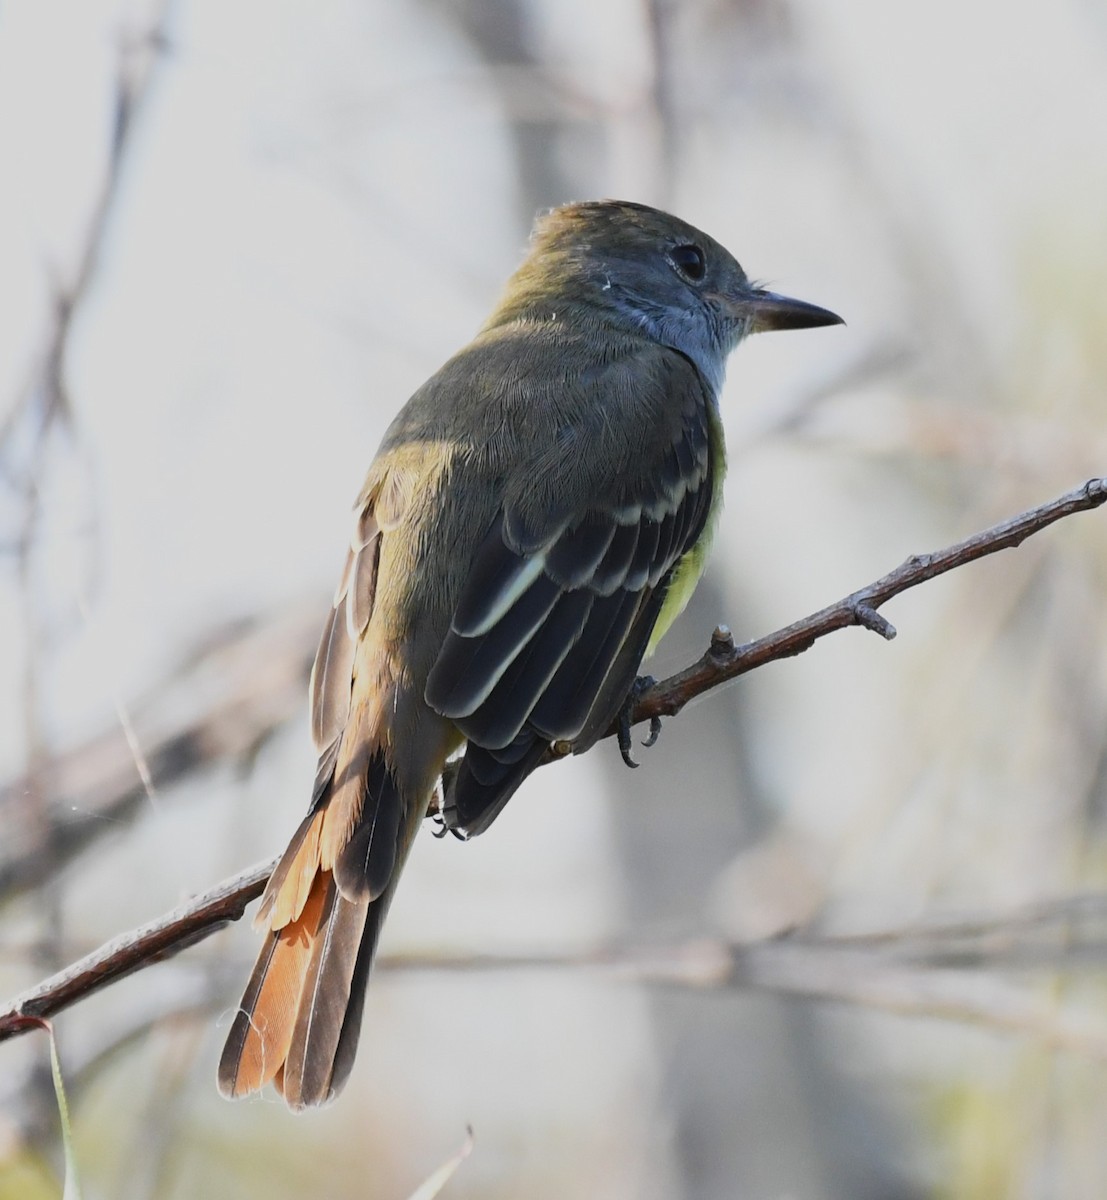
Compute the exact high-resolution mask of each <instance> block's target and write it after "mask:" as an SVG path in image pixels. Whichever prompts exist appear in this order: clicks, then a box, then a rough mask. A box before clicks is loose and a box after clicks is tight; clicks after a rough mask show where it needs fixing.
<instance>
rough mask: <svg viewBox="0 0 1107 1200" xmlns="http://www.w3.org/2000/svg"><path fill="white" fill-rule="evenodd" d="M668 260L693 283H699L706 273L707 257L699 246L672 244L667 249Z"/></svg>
mask: <svg viewBox="0 0 1107 1200" xmlns="http://www.w3.org/2000/svg"><path fill="white" fill-rule="evenodd" d="M669 261H670V262H671V263H672V264H673V266H674V267H676V269H677V270H678V271H679V272H680V273H681V274H682V275H683V276H684V277H685V278H686V279H690V280H691V281H692V282H693V283H699V281H700V280H701V279H702V278H703V277H704V275H705V274H706V273H707V259H706V258H705V257H704V253H703V251H702V250H701V249H700V248H699V246H693V245H691V244H689V245H687V246H674V247H673V248H672V250H670V251H669Z"/></svg>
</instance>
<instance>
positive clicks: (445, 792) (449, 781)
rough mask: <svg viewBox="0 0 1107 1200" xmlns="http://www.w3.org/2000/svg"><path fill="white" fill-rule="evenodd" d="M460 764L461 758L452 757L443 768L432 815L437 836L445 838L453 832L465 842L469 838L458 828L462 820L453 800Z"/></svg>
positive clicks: (434, 831)
mask: <svg viewBox="0 0 1107 1200" xmlns="http://www.w3.org/2000/svg"><path fill="white" fill-rule="evenodd" d="M460 765H461V759H459V758H457V759H450V761H449V762H447V763H446V765H445V766H444V767H443V768H442V778H441V779H440V780H439V783H438V787H437V788H436V789H435V793H436V796H435V798H436V799H437V801H438V805H437V808H436V809H435V811H434V812H432V813H431V814H430V817H431V821H433V823H434V830H433V833H434V836H435V837H436V838H444V837H445V836H446V834H448V833H452V834H453V835H454V837H455V838H457V839H458V840H459V841H462V842H464V841H467V840H468V839H467V838H466V837H465V834H464V833H462V832H461V830H460V829H459V828H458V826H459V825H460V824H461V822H460V820H459V819H458V813H457V805H456V804H454V803H453V802H452V798H453V792H454V781H455V780H456V778H457V772H458V768H459V767H460Z"/></svg>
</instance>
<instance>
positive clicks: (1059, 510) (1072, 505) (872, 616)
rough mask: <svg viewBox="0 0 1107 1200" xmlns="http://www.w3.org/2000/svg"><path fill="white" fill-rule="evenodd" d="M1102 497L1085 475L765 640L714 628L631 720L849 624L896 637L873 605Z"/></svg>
mask: <svg viewBox="0 0 1107 1200" xmlns="http://www.w3.org/2000/svg"><path fill="white" fill-rule="evenodd" d="M1105 501H1107V477H1101V478H1097V479H1089V480H1088V482H1087V483H1085V484H1082V485H1081V486H1080V487H1077V488H1073V490H1072V491H1071V492H1066V493H1065V494H1064V495H1063V496H1058V497H1057V498H1056V499H1055V500H1050V501H1048V502H1047V503H1046V504H1040V505H1038V507H1037V508H1031V509H1028V510H1027V511H1026V512H1024V513H1020V514H1019V515H1018V516H1016V517H1012V518H1011V519H1010V520H1008V521H1004V522H1002V523H1001V524H999V525H994V526H992V528H990V529H985V530H984V531H983V532H982V533H978V534H975V535H974V536H973V537H970V538H966V539H965V540H964V541H963V542H958V543H957V544H956V545H954V546H949V547H947V548H946V549H945V550H937V551H935V552H934V553H932V554H914V555H912V556H911V557H910V558H909V559H907V561H906V562H904V563H903V564H902V565H901V566H899V567H897V568H896V569H895V570H894V571H890V572H889V573H888V574H887V575H884V576H882V577H881V578H880V579H878V580H877V581H876V582H875V583H870V584H869V585H868V587H863V588H861V589H859V590H858V591H856V592H852V593H851V594H850V595H848V596H846V597H844V598H843V599H841V600H839V601H838V602H837V603H836V604H831V605H828V606H827V607H826V608H823V609H820V610H819V611H818V612H817V613H812V614H811V616H809V617H804V618H803V620H801V621H796V622H795V624H793V625H789V626H788V627H787V628H785V629H780V630H778V631H777V632H776V633H770V634H769V635H768V637H763V638H760V639H758V640H757V641H755V642H746V643H745V644H744V645H741V646H735V645H734V641H733V639H732V638H731V637H730V635H729V632H728V631H727V630H726V629H718V630H716V631H715V635H714V636H713V637H712V640H711V645H710V646H709V647H708V649H707V651H706V653H705V654H704V655H703V657H702V658H701V659H700V660H699V661H698V662H696V663H693V664H692V666H690V667H686V668H685V669H684V670H683V671H679V672H678V673H677V674H675V675H671V676H670V677H669V678H668V679H664V680H662V681H661V682H660V683H658V684H655V685H654V686H653V687H652V688H650V689H649V691H647V692H644V693H643V694H642V697H641V699H640V700H639V702H638V704H637V705H636V706H635V709H634V717H633V720H634V723H635V724H638V723H639V722H642V721H648V720H650V719H651V718H652V717H666V716H668V717H672V716H675V715H676V714H677V713H678V712H680V710H681V709H682V708H683V707H684V706H685V705H686V704H687V703H688V701H689V700H692V699H694V698H695V697H696V696H701V695H703V693H704V692H707V691H710V690H711V689H712V688H716V687H718V686H719V685H720V684H723V683H727V682H728V681H729V680H731V679H736V678H737V677H738V676H739V675H745V674H746V673H747V672H748V671H752V670H754V669H756V668H757V667H761V666H764V665H765V664H766V663H769V662H775V661H776V660H777V659H781V658H790V657H793V656H794V655H796V654H802V653H803V652H804V651H805V650H810V648H811V647H812V646H813V645H814V644H815V643H816V642H817V641H818V640H819V639H820V638H823V637H826V635H827V634H828V633H834V632H835V630H838V629H845V628H846V627H847V626H849V625H861V626H863V627H865V628H867V629H872V630H873V631H874V632H876V633H879V634H880V635H881V636H882V637H884V638H887V639H888V640H889V641H891V639H892V638H894V637H895V636H896V630H895V626H893V625H892V624H890V623H889V622H888V621H887V620H885V618H884V617H882V616H881V615H880V613H879V612H878V611H877V610H878V609H879V608H880V607H881V605H883V604H886V603H887V602H888V601H889V600H891V599H892V597H893V596H898V595H899V594H900V593H901V592H905V591H907V590H908V589H909V588H913V587H917V586H918V585H919V584H920V583H925V582H926V581H927V580H928V579H935V578H936V577H937V576H939V575H944V574H945V573H946V572H947V571H952V570H954V569H955V568H956V567H963V566H965V565H966V564H967V563H971V562H976V560H977V559H980V558H985V557H986V556H987V555H989V554H995V553H996V552H997V551H999V550H1010V549H1013V548H1014V547H1015V546H1018V545H1019V544H1020V543H1021V542H1024V541H1025V540H1026V539H1027V538H1028V537H1030V536H1031V535H1032V534H1035V533H1038V532H1040V531H1041V530H1043V529H1045V528H1046V527H1047V526H1049V525H1052V524H1053V523H1054V522H1055V521H1059V520H1061V519H1062V518H1063V517H1069V516H1072V515H1073V514H1074V513H1078V512H1086V511H1087V510H1089V509H1093V508H1098V507H1099V506H1100V505H1101V504H1103V503H1104V502H1105Z"/></svg>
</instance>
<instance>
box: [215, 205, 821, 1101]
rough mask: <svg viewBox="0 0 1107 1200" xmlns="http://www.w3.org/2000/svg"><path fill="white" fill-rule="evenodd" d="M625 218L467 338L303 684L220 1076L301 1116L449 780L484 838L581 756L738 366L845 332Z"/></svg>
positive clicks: (641, 626)
mask: <svg viewBox="0 0 1107 1200" xmlns="http://www.w3.org/2000/svg"><path fill="white" fill-rule="evenodd" d="M840 320H841V318H839V317H837V316H835V314H834V313H831V312H828V311H827V310H826V309H823V308H817V307H815V306H814V305H812V304H805V303H803V302H802V301H799V300H791V299H788V298H787V297H784V296H778V295H774V294H773V293H772V292H768V291H764V290H762V289H761V288H758V287H756V286H754V285H753V284H751V283H750V281H749V280H748V279H747V278H746V275H745V272H744V271H743V270H742V268H741V267H740V266H739V265H738V263H737V262H735V261H734V259H733V258H732V257H731V255H730V254H728V253H727V251H726V250H724V249H723V247H722V246H720V245H719V243H718V242H716V241H714V240H713V239H711V238H709V237H708V236H707V235H706V234H704V233H701V232H700V231H699V230H698V229H694V228H692V226H691V225H686V224H685V223H684V222H683V221H680V220H678V219H677V218H676V217H672V216H669V215H668V214H666V213H663V212H658V211H657V210H656V209H652V208H647V207H645V206H644V205H641V204H630V203H623V202H619V201H600V202H596V203H587V204H570V205H567V206H565V207H564V208H558V209H555V210H554V211H552V212H550V213H549V214H547V215H546V216H544V217H543V218H542V219H541V220H540V221H539V222H538V225H537V227H536V230H535V233H534V236H533V239H532V243H531V247H530V253H529V254H528V255H527V257H526V259H525V260H524V262H523V264H522V266H521V267H520V268H519V269H518V270H517V271H516V272H515V274H514V275H513V276H512V278H511V280H510V281H509V282H508V285H507V290H506V292H505V293H504V296H503V298H502V300H501V301H500V303H499V305H498V306H497V307H496V309H495V310H494V311H493V313H492V315H491V316H490V317H489V318H488V320H487V322H485V325H484V327H483V328H482V329H481V331H480V332H479V333H478V334H477V336H476V338H475V339H474V340H473V341H472V342H471V343H470V344H469V345H468V346H466V347H465V349H464V350H462V351H461V352H460V353H458V354H457V355H455V356H454V357H453V358H451V359H450V361H449V362H447V363H446V365H445V366H444V367H442V369H441V370H440V371H439V372H438V373H437V374H436V375H434V376H433V377H432V378H431V379H430V380H428V381H427V383H425V384H424V385H423V386H422V387H421V388H420V389H419V390H418V391H417V392H416V393H415V395H414V396H412V398H411V399H410V400H409V401H408V402H407V404H406V405H405V406H404V407H403V408H402V409H401V410H400V414H399V416H397V417H396V419H395V420H394V421H393V422H392V425H391V426H390V427H389V429H388V432H387V433H386V434H385V437H384V442H383V444H382V445H381V448H380V450H379V452H378V454H377V457H376V459H375V460H374V462H373V465H372V466H371V467H370V469H369V477H368V479H367V480H366V483H365V487H364V488H363V489H362V492H361V496H360V497H359V499H358V502H357V506H356V517H355V521H354V530H353V536H352V538H351V542H350V550H349V553H348V555H347V557H346V567H345V570H344V571H343V573H342V579H341V582H340V583H339V585H338V591H337V593H336V596H335V602H334V609H333V611H332V612H331V616H330V620H329V621H328V622H327V625H326V628H325V629H324V631H323V637H322V641H321V642H320V645H319V651H318V654H317V657H316V660H315V667H314V669H313V671H312V682H311V727H312V734H313V736H314V740H315V745H316V748H317V750H318V752H319V767H318V772H317V774H316V778H315V788H314V791H313V793H312V797H311V806H310V808H309V810H308V814H307V816H306V817H305V818H304V820H303V822H302V824H301V825H300V827H299V829H297V831H296V833H295V834H294V835H293V838H292V841H291V843H290V844H289V846H288V849H287V850H286V851H285V853H284V857H283V858H282V859H281V861H280V863H279V864H278V866H277V869H276V870H275V871H274V872H273V876H272V878H271V879H270V880H269V885H268V887H267V888H266V890H265V895H264V897H263V899H262V902H261V908H260V911H259V915H258V922H259V923H260V924H261V925H262V926H263V927H264V928H265V929H266V931H267V932H266V937H265V944H264V946H263V947H262V951H261V955H260V957H259V958H258V962H257V965H256V967H255V968H254V972H253V975H252V976H251V978H250V981H249V984H248V985H247V987H246V992H245V995H244V996H243V998H242V1004H241V1007H240V1008H239V1010H238V1012H237V1014H236V1016H235V1018H234V1021H233V1024H232V1026H231V1031H230V1035H229V1036H228V1038H227V1044H226V1047H225V1048H224V1050H223V1056H222V1058H221V1060H220V1063H219V1087H220V1090H221V1091H222V1092H223V1094H224V1095H225V1096H229V1097H233V1096H241V1095H244V1094H246V1093H248V1092H252V1091H255V1090H256V1089H258V1088H261V1087H263V1086H264V1085H265V1084H266V1083H268V1082H270V1081H272V1082H273V1083H275V1084H276V1086H277V1088H278V1089H279V1091H280V1092H281V1093H282V1094H283V1095H284V1098H285V1100H286V1101H287V1103H288V1104H289V1105H290V1106H291V1107H292V1108H302V1107H304V1106H306V1105H315V1104H321V1103H323V1102H324V1101H326V1100H328V1099H330V1098H331V1097H333V1096H334V1095H335V1094H336V1093H337V1092H338V1091H339V1089H340V1088H341V1087H342V1085H343V1083H344V1082H345V1080H346V1077H347V1076H348V1074H349V1072H350V1068H351V1066H352V1064H353V1060H354V1051H355V1048H356V1046H357V1040H358V1032H359V1029H360V1026H361V1013H362V1008H363V1005H364V999H365V987H366V982H367V979H368V975H369V968H370V964H371V963H372V960H373V953H374V950H375V949H376V945H377V938H378V935H379V933H380V928H381V922H382V921H383V919H384V915H385V913H386V911H387V910H388V906H389V904H390V903H391V901H392V895H393V893H394V891H395V889H396V883H397V881H398V879H399V876H400V871H401V869H402V867H403V865H404V860H405V859H406V858H407V855H408V851H409V850H410V848H411V845H412V842H413V840H414V837H415V833H416V831H417V830H418V828H419V824H420V822H421V821H422V820H423V818H424V816H425V815H426V812H427V807H428V802H429V800H430V798H431V795H432V793H433V791H434V789H435V787H436V784H437V783H438V781H439V780H440V779H441V778H442V776H443V769H444V767H445V766H446V761H447V758H448V757H449V756H451V755H453V754H455V753H456V752H459V751H460V752H461V758H460V761H459V762H458V763H452V764H451V766H450V768H449V770H448V771H447V772H446V783H445V794H444V796H443V797H442V805H441V808H442V814H443V818H444V820H445V823H446V824H447V825H448V826H449V827H450V828H452V829H454V830H455V831H456V832H458V833H459V834H461V835H462V836H472V835H474V834H477V833H481V832H483V831H484V830H485V829H487V828H488V826H489V825H490V824H491V823H492V821H493V820H494V819H495V817H496V816H497V814H498V813H499V812H500V810H501V809H502V808H503V806H504V805H505V804H506V803H507V801H508V800H509V799H510V798H511V796H512V794H513V793H514V792H515V789H516V788H518V786H519V785H520V784H521V783H522V782H523V780H524V779H525V778H526V777H527V775H528V774H529V773H530V772H531V771H532V770H533V769H534V768H535V766H536V765H537V764H538V762H539V760H540V759H541V758H542V756H543V754H544V752H545V751H546V749H547V747H548V746H549V744H550V743H551V742H553V741H557V740H564V741H566V742H569V743H571V745H572V747H573V749H574V751H576V752H578V753H579V752H580V751H583V750H586V749H587V748H588V747H589V746H591V745H592V744H593V742H595V741H596V740H597V738H599V737H600V736H601V735H602V734H603V732H604V731H605V730H606V729H607V728H608V727H609V726H610V724H611V722H612V721H613V720H614V719H615V717H616V715H617V714H618V712H619V710H620V708H621V706H622V705H623V704H624V702H625V701H626V698H627V695H628V691H629V689H630V688H631V686H632V684H633V682H634V679H635V674H636V671H637V669H638V664H639V662H640V661H641V659H642V657H643V655H644V654H646V653H647V652H648V651H649V650H651V649H652V648H653V646H654V644H655V643H656V642H657V640H658V639H659V638H660V637H661V635H662V633H664V631H665V630H666V629H667V628H668V626H669V624H670V623H671V621H672V620H673V618H674V617H675V616H676V615H677V613H679V612H680V610H681V609H682V608H683V606H684V604H685V602H686V601H687V599H688V597H689V595H690V594H691V591H692V589H693V587H694V586H695V584H696V581H697V580H698V578H699V576H700V573H701V571H702V569H703V564H704V557H705V554H706V551H707V544H708V542H709V540H710V535H711V531H712V525H713V515H714V513H715V511H716V509H717V507H718V500H719V495H720V489H721V484H722V479H723V471H724V466H725V456H724V447H723V431H722V425H721V422H720V419H719V413H718V401H719V390H720V388H721V386H722V382H723V371H724V367H725V364H726V359H727V355H729V354H730V352H731V351H732V350H733V349H734V348H735V346H737V344H738V343H739V342H740V341H741V340H742V338H743V337H745V336H746V335H747V334H749V333H756V332H759V331H761V330H767V329H804V328H808V327H810V326H815V325H833V324H837V323H839V322H840Z"/></svg>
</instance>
